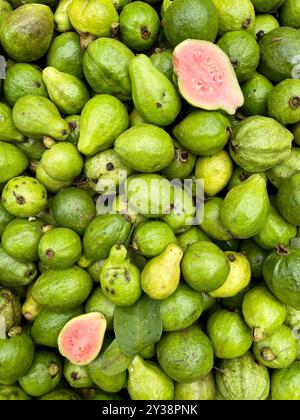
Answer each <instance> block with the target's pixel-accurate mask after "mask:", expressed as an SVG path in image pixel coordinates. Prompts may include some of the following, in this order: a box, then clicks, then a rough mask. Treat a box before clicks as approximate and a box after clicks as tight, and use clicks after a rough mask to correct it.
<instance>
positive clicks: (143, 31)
mask: <svg viewBox="0 0 300 420" xmlns="http://www.w3.org/2000/svg"><path fill="white" fill-rule="evenodd" d="M141 35H142V38H143V39H149V38H150V35H151V32H150V31H148V29H147V28H146V27H145V26H143V27H142V28H141Z"/></svg>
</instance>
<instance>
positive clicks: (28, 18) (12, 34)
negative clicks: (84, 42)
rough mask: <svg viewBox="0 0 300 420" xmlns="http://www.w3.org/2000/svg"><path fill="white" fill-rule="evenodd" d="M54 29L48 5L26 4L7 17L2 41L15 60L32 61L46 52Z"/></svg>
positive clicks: (3, 26) (3, 27)
mask: <svg viewBox="0 0 300 420" xmlns="http://www.w3.org/2000/svg"><path fill="white" fill-rule="evenodd" d="M53 29H54V21H53V14H52V12H51V9H50V8H49V7H48V6H46V5H44V4H25V5H24V6H21V7H18V8H17V9H16V10H14V11H13V12H12V13H11V14H10V15H9V16H8V17H7V18H6V19H5V21H4V23H3V25H2V26H1V43H2V45H3V47H4V49H5V50H6V51H7V53H8V54H9V55H10V56H11V57H12V58H13V59H14V60H16V61H19V62H28V63H30V62H32V61H36V60H38V59H39V58H41V57H42V56H43V55H44V54H45V53H46V51H47V49H48V48H49V45H50V42H51V38H52V33H53Z"/></svg>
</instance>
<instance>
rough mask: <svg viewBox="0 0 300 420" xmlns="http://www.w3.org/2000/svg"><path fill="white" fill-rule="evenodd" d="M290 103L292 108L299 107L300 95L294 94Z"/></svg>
mask: <svg viewBox="0 0 300 420" xmlns="http://www.w3.org/2000/svg"><path fill="white" fill-rule="evenodd" d="M289 105H290V107H291V108H292V109H297V108H299V106H300V98H299V96H293V97H292V98H291V99H290V101H289Z"/></svg>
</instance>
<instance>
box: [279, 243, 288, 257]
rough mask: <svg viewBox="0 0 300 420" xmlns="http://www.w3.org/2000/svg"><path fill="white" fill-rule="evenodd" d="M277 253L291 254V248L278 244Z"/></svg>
mask: <svg viewBox="0 0 300 420" xmlns="http://www.w3.org/2000/svg"><path fill="white" fill-rule="evenodd" d="M277 254H278V255H288V254H289V250H288V249H287V248H286V247H285V246H283V245H278V247H277Z"/></svg>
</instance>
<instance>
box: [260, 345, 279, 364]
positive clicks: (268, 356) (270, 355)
mask: <svg viewBox="0 0 300 420" xmlns="http://www.w3.org/2000/svg"><path fill="white" fill-rule="evenodd" d="M260 354H261V356H262V358H263V359H264V360H265V361H266V362H272V361H273V360H275V359H276V354H275V353H274V352H273V350H272V349H270V348H269V347H264V348H263V349H262V350H261V352H260Z"/></svg>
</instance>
